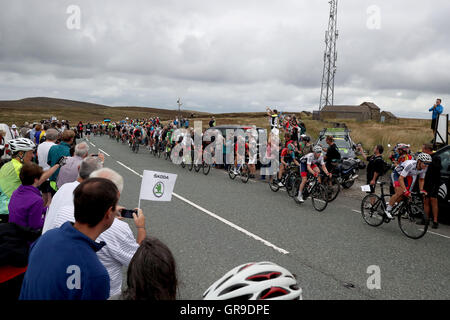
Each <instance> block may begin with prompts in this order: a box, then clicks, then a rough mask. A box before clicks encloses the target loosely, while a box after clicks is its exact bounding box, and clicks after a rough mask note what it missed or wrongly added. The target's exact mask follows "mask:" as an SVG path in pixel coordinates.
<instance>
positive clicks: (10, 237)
mask: <svg viewBox="0 0 450 320" xmlns="http://www.w3.org/2000/svg"><path fill="white" fill-rule="evenodd" d="M40 235H41V233H40V232H38V231H35V230H32V229H30V228H24V227H22V226H19V225H17V224H15V223H3V224H0V266H12V267H17V268H22V267H26V266H27V265H28V253H29V246H30V243H32V242H34V241H35V240H36V239H37V238H38V237H39V236H40Z"/></svg>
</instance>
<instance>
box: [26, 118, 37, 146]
mask: <svg viewBox="0 0 450 320" xmlns="http://www.w3.org/2000/svg"><path fill="white" fill-rule="evenodd" d="M36 125H37V123H33V124H32V125H30V126H31V127H30V129H31V130H30V132H29V137H27V138H29V139H30V140H31V141H33V142H34V141H35V137H34V135H35V133H36Z"/></svg>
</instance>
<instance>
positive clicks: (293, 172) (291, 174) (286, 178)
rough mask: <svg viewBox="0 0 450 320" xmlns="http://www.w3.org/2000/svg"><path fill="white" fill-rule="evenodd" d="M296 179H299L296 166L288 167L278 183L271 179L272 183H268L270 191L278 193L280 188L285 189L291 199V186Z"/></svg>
mask: <svg viewBox="0 0 450 320" xmlns="http://www.w3.org/2000/svg"><path fill="white" fill-rule="evenodd" d="M297 177H300V171H299V168H298V166H296V165H294V164H292V165H289V166H288V167H287V169H286V170H285V171H284V173H283V175H282V177H281V180H280V181H277V180H276V179H272V181H269V187H270V190H272V191H273V192H278V190H280V188H283V187H285V188H286V191H287V192H288V195H289V196H291V197H292V196H293V195H292V194H293V192H292V186H293V183H294V181H295V179H296V178H297ZM279 182H281V184H282V185H283V186H280V185H279Z"/></svg>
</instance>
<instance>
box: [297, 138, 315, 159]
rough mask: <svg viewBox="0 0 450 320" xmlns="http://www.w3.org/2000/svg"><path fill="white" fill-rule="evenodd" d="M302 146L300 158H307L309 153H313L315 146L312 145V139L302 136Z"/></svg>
mask: <svg viewBox="0 0 450 320" xmlns="http://www.w3.org/2000/svg"><path fill="white" fill-rule="evenodd" d="M301 141H302V142H301V144H300V148H299V149H300V157H303V156H306V155H307V154H308V153H311V152H313V146H312V145H311V138H310V137H308V136H306V135H303V136H301Z"/></svg>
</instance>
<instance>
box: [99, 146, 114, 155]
mask: <svg viewBox="0 0 450 320" xmlns="http://www.w3.org/2000/svg"><path fill="white" fill-rule="evenodd" d="M98 151H100V152H101V153H104V154H106V155H107V156H108V157H111V156H110V155H109V154H107V153H106V152H105V151H104V150H102V149H100V148H98Z"/></svg>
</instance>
